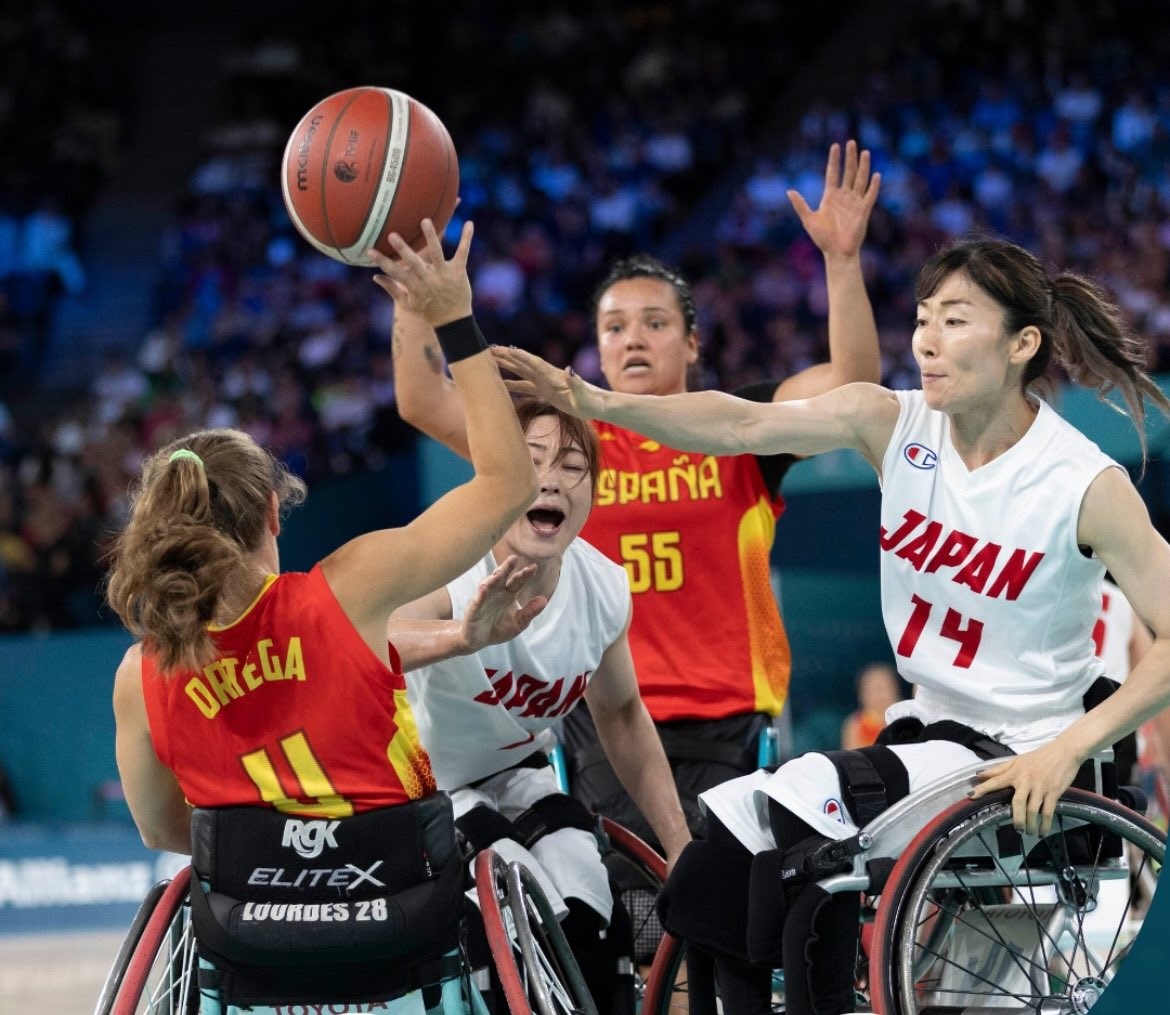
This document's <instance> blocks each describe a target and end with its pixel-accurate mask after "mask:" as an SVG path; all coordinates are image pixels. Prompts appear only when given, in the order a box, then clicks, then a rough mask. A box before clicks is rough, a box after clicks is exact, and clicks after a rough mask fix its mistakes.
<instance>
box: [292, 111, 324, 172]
mask: <svg viewBox="0 0 1170 1015" xmlns="http://www.w3.org/2000/svg"><path fill="white" fill-rule="evenodd" d="M321 119H322V118H321V117H320V116H314V117H313V118H312V119H311V120H310V121H309V126H308V129H307V130H306V131H305V136H304V137H303V138H301V143H300V145H299V146H298V148H297V190H308V189H309V172H308V170H309V149H310V148H311V147H312V145H313V135H314V134H316V133H317V127H318V125H319V124H320V123H321Z"/></svg>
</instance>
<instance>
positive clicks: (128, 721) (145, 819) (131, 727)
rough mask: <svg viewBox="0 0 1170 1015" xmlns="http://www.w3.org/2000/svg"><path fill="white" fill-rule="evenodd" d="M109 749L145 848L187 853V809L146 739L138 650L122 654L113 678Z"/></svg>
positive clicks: (173, 780)
mask: <svg viewBox="0 0 1170 1015" xmlns="http://www.w3.org/2000/svg"><path fill="white" fill-rule="evenodd" d="M114 717H115V719H116V720H117V732H116V734H115V745H114V746H115V753H116V756H117V760H118V775H119V776H120V778H121V780H122V791H123V793H125V794H126V803H127V805H128V806H129V808H130V815H131V817H133V818H134V824H135V825H136V826H137V827H138V834H139V835H141V836H142V841H143V842H144V843H145V844H146V845H147V846H148V847H149V848H151V849H167V850H170V851H171V852H173V853H188V854H189V853H190V852H191V808H190V807H189V806H188V804H187V801H186V800H185V799H184V797H183V791H182V790H181V789H180V788H179V781H178V780H177V779H176V778H175V775H174V773H173V772H172V771H171V770H170V769H169V768H167V767H166V766H165V765H164V764H163V763H162V762H161V761H159V760H158V755H156V754H155V753H154V745H153V744H152V743H151V741H150V725H149V723H148V721H147V717H146V702H145V700H144V699H143V697H142V650H141V648H140V646H138V645H134V646H131V648H130V649H129V650H128V651H127V652H126V655H125V656H124V657H123V659H122V662H121V664H119V666H118V671H117V673H116V674H115V676H114Z"/></svg>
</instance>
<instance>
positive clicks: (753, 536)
mask: <svg viewBox="0 0 1170 1015" xmlns="http://www.w3.org/2000/svg"><path fill="white" fill-rule="evenodd" d="M594 426H595V427H596V429H597V434H598V436H599V438H600V439H601V476H600V478H599V480H598V484H597V499H596V502H595V503H594V506H593V511H592V513H591V514H590V516H589V520H588V522H586V524H585V528H584V530H583V531H582V533H581V535H582V537H583V538H584V539H586V540H588V541H589V542H590V543H592V544H593V545H594V546H596V547H597V548H598V549H599V550H601V552H602V553H604V554H605V555H606V556H607V557H609V558H610V559H611V560H614V561H616V562H617V563H619V564H622V565H623V566H624V567H625V569H626V574H627V576H628V577H629V580H630V589H631V591H632V592H633V595H634V618H633V621H632V623H631V625H630V648H631V651H632V652H633V656H634V664H635V666H636V668H637V671H638V686H639V688H640V689H641V692H642V699H643V700H644V701H645V702H646V707H647V709H649V711H650V715H651V716H652V717H653V718H654V719H655V720H656V721H657V722H668V721H670V720H673V719H719V718H723V717H726V716H730V715H739V714H743V713H745V712H757V711H758V712H768V713H770V714H772V715H776V714H778V713H779V712H780V710H781V708H782V707H783V705H784V700H785V698H786V697H787V694H788V676H789V671H790V670H791V656H790V653H789V648H788V638H787V636H786V635H785V633H784V627H783V625H782V624H781V621H780V612H779V610H778V609H777V607H776V600H775V597H774V596H773V594H772V582H771V561H770V558H771V551H772V542H773V538H774V536H775V532H776V520H777V519H778V518H779V517H780V515H781V513H782V512H783V510H784V501H783V499H782V498H781V497H779V496H773V495H772V494H771V493H770V492H769V490H768V488H767V485H766V484H765V482H764V477H763V474H762V473H761V471H760V466H759V462H758V460H757V459H756V457H755V456H754V455H724V456H711V455H702V454H696V453H687V452H683V451H676V450H675V449H673V448H668V447H665V446H663V445H662V444H659V443H658V442H657V441H654V440H650V439H649V438H647V437H643V436H641V435H639V434H635V433H633V432H631V431H629V430H625V429H623V428H621V427H618V426H614V425H612V424H609V423H604V422H600V421H595V422H594Z"/></svg>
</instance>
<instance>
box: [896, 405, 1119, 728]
mask: <svg viewBox="0 0 1170 1015" xmlns="http://www.w3.org/2000/svg"><path fill="white" fill-rule="evenodd" d="M897 396H898V401H899V404H900V406H901V412H900V414H899V417H898V422H897V425H896V426H895V428H894V433H893V436H892V437H891V439H890V443H889V446H888V447H887V449H886V453H885V457H884V459H883V461H882V509H881V522H882V524H881V590H882V614H883V617H884V620H885V624H886V631H887V634H888V635H889V638H890V644H891V646H892V647H893V649H894V651H895V653H896V656H897V662H898V670H899V672H900V673H901V674H902V676H904V677H905V678H906V679H907V680H909V681H910V682H911V683H913V684H916V685H917V691H916V697H915V699H914V700H912V701H907V702H900V703H898V704H896V705H894V706H892V707H891V709H890V710H889V712H888V713H887V715H888V717H889V718H890V719H891V720H893V719H895V718H898V717H900V716H903V715H907V714H913V715H918V716H919V717H920V718H922V719H923V720H924V721H930V720H933V719H940V718H950V719H956V720H958V721H960V722H965V723H967V724H969V725H973V726H975V727H977V728H978V729H981V730H983V731H984V732H986V733H988V734H990V735H991V736H993V737H996V738H997V739H1000V740H1002V741H1003V742H1005V743H1007V744H1008V745H1009V746H1012V747H1017V748H1022V749H1030V748H1032V747H1035V746H1038V745H1039V744H1040V743H1043V742H1045V741H1047V740H1051V739H1052V738H1053V737H1055V736H1056V735H1057V733H1059V732H1060V731H1061V730H1062V729H1064V728H1065V727H1066V726H1068V725H1069V724H1070V723H1071V722H1073V721H1074V720H1075V719H1076V718H1077V717H1078V716H1079V715H1082V714H1083V711H1084V709H1083V706H1082V702H1081V698H1082V695H1083V694H1084V693H1085V691H1086V690H1087V689H1088V687H1089V685H1090V684H1092V682H1093V681H1094V679H1096V678H1097V677H1098V676H1100V675H1101V673H1102V672H1103V671H1104V667H1103V666H1102V664H1101V662H1100V660H1099V659H1097V658H1096V656H1095V654H1094V648H1093V640H1092V637H1091V635H1092V630H1093V625H1094V623H1095V621H1096V619H1097V614H1098V611H1099V609H1100V605H1101V593H1100V588H1101V579H1102V576H1103V575H1104V567H1103V566H1102V565H1101V563H1100V562H1099V561H1098V560H1096V559H1095V558H1091V557H1086V556H1085V555H1084V554H1083V553H1082V552H1081V550H1080V548H1079V547H1078V545H1077V520H1078V517H1079V514H1080V509H1081V501H1082V500H1083V498H1084V495H1085V491H1086V490H1087V489H1088V487H1089V484H1090V483H1091V482H1092V481H1093V479H1095V478H1096V477H1097V476H1098V475H1099V474H1100V473H1101V472H1102V471H1104V470H1105V469H1107V468H1110V467H1117V463H1116V462H1114V461H1113V460H1112V459H1110V458H1109V457H1108V456H1106V455H1105V454H1104V453H1103V452H1101V450H1100V449H1099V448H1098V447H1097V446H1096V445H1095V444H1094V443H1093V442H1092V441H1090V440H1089V439H1088V438H1087V437H1085V436H1084V435H1083V434H1081V433H1080V432H1079V431H1077V430H1076V429H1074V428H1073V427H1072V426H1071V425H1069V424H1068V423H1066V422H1065V421H1064V420H1063V419H1062V418H1061V417H1060V416H1059V415H1058V414H1057V413H1056V412H1055V411H1053V410H1052V409H1051V408H1050V407H1049V406H1048V405H1046V404H1045V403H1043V402H1040V403H1039V411H1038V413H1037V415H1036V418H1035V419H1034V420H1033V422H1032V425H1031V427H1029V429H1028V431H1027V433H1025V434H1024V436H1023V437H1022V438H1021V439H1020V440H1019V441H1018V442H1017V443H1016V444H1015V445H1013V446H1012V447H1011V448H1009V449H1008V450H1007V451H1005V452H1004V453H1003V454H1001V455H1000V456H999V457H998V458H996V459H994V460H993V461H991V462H988V463H987V464H986V465H983V466H981V467H979V468H977V469H975V470H974V471H969V470H968V469H967V467H966V466H965V465H964V463H963V461H962V459H961V458H960V457H959V455H958V453H957V452H956V451H955V449H954V447H953V445H952V443H951V438H950V426H949V421H948V418H947V416H946V415H944V414H943V413H941V412H938V411H935V410H932V409H930V408H929V407H928V406H927V405H926V402H925V400H924V398H923V395H922V392H921V391H900V392H898V393H897Z"/></svg>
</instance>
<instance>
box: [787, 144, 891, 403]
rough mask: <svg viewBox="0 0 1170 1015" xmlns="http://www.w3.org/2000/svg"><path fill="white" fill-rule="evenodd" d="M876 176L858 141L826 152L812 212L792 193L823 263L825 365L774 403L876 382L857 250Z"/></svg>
mask: <svg viewBox="0 0 1170 1015" xmlns="http://www.w3.org/2000/svg"><path fill="white" fill-rule="evenodd" d="M880 187H881V174H880V173H871V172H870V157H869V152H868V151H862V152H861V153H860V154H859V153H858V150H857V142H856V141H850V142H848V143H847V144H846V145H845V154H844V158H842V156H841V147H840V145H836V144H835V145H833V146H832V147H831V148H830V149H829V161H828V165H827V166H826V167H825V191H824V195H823V196H822V198H821V203H820V204H819V205H818V207H817V208H816V210H815V211H814V210H813V209H812V208H810V207H809V205H808V202H807V201H805V199H804V198H803V197H802V196H801V195H800V194H799V193H798V192H797V191H795V190H790V191H788V199H789V200H790V201H791V202H792V206H793V208H795V209H796V213H797V215H799V216H800V222H801V224H802V225H803V226H804V228H805V231H806V232H807V233H808V235H809V236H810V237H811V238H812V241H813V242H814V243H815V244H816V245H817V247H818V248H819V249H820V251H821V254H822V255H823V256H824V258H825V279H826V283H827V285H828V294H829V362H828V363H818V364H817V365H816V366H812V367H809V368H808V369H807V370H802V371H801V372H800V373H798V374H793V376H791V377H788V378H786V379H785V380H784V381H782V382H781V383H780V384H779V385H778V386H777V388H776V392H775V394H774V395H773V399H774V400H775V401H781V400H783V399H790V398H810V397H812V396H813V395H819V394H821V393H822V392H825V391H828V390H830V389H831V388H836V387H838V386H840V385H842V384H848V383H850V382H851V381H869V382H870V383H873V384H877V383H878V382H879V381H880V380H881V358H880V355H879V350H878V333H877V322H876V321H875V320H874V316H873V307H872V306H871V305H870V302H869V294H868V293H867V292H866V290H865V277H864V275H863V274H862V270H861V245H862V242H863V241H864V240H865V230H866V228H867V226H868V225H869V216H870V213H871V212H872V211H873V206H874V204H875V203H876V202H877V196H878V190H879V189H880Z"/></svg>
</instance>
